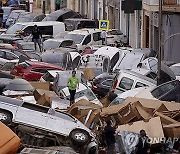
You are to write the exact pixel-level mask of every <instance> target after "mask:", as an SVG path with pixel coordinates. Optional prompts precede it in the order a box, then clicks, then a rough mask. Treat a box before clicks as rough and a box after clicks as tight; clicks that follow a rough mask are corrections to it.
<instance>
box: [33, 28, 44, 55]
mask: <svg viewBox="0 0 180 154" xmlns="http://www.w3.org/2000/svg"><path fill="white" fill-rule="evenodd" d="M32 36H33V41H34V48H35V50H36V49H37V48H36V44H38V45H39V50H40V52H41V51H42V48H41V38H42V35H41V32H40V30H39V28H38V26H37V25H34V27H33V30H32Z"/></svg>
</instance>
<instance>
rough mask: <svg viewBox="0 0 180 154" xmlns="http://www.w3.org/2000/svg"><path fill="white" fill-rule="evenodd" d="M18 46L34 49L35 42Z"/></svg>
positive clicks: (24, 48)
mask: <svg viewBox="0 0 180 154" xmlns="http://www.w3.org/2000/svg"><path fill="white" fill-rule="evenodd" d="M18 47H19V48H20V49H23V50H34V44H21V45H20V46H18Z"/></svg>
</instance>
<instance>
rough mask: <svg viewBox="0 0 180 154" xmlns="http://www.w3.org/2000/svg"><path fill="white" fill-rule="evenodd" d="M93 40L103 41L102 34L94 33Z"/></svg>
mask: <svg viewBox="0 0 180 154" xmlns="http://www.w3.org/2000/svg"><path fill="white" fill-rule="evenodd" d="M93 40H94V41H100V40H101V32H98V33H94V34H93Z"/></svg>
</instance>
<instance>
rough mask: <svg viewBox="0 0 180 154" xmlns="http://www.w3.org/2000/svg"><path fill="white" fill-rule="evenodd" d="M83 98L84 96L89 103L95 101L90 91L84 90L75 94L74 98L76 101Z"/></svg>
mask: <svg viewBox="0 0 180 154" xmlns="http://www.w3.org/2000/svg"><path fill="white" fill-rule="evenodd" d="M84 96H86V97H87V99H88V100H89V101H93V100H94V99H96V96H95V95H94V93H93V92H92V91H91V90H90V89H85V90H82V91H79V92H76V95H75V98H76V99H77V98H80V97H84Z"/></svg>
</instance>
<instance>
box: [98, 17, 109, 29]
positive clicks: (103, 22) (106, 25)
mask: <svg viewBox="0 0 180 154" xmlns="http://www.w3.org/2000/svg"><path fill="white" fill-rule="evenodd" d="M99 29H100V30H106V31H108V30H109V20H99Z"/></svg>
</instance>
